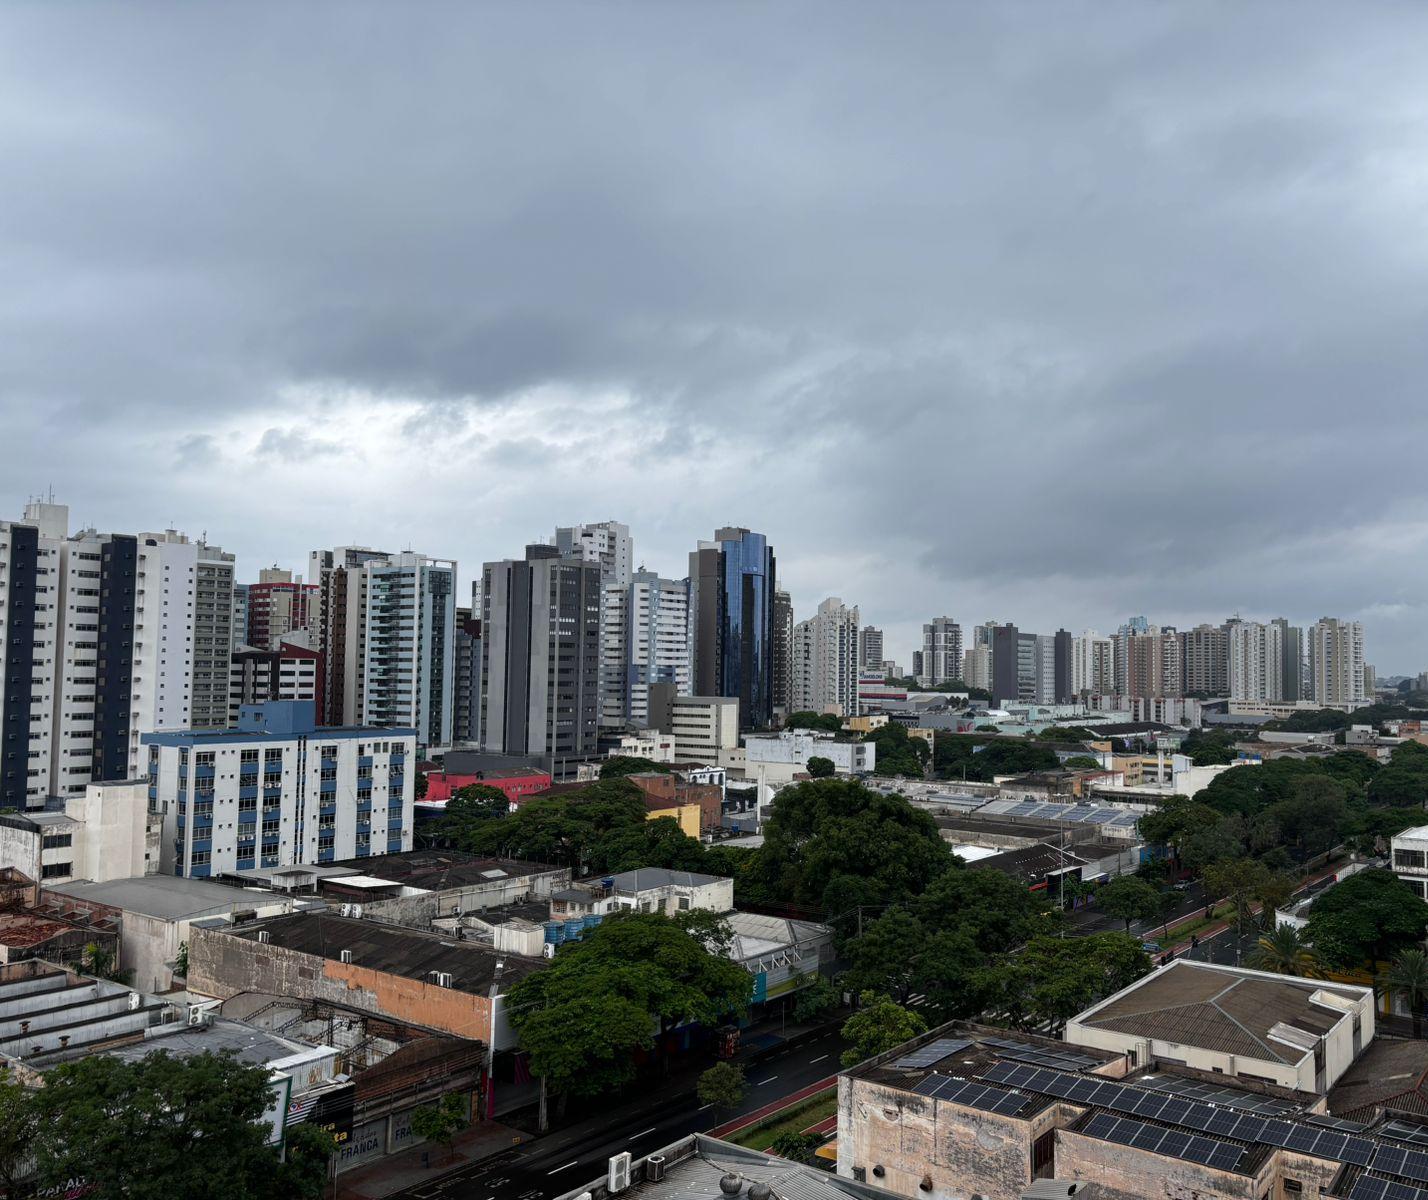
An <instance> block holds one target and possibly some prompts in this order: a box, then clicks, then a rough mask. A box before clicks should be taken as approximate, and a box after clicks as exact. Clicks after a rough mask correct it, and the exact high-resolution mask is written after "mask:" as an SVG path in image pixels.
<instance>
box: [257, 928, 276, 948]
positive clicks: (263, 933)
mask: <svg viewBox="0 0 1428 1200" xmlns="http://www.w3.org/2000/svg"><path fill="white" fill-rule="evenodd" d="M258 940H259V941H260V942H262V943H263V944H264V945H265V946H266V945H267V944H268V943H269V942H271V941H272V940H273V937H272V934H270V933H269V932H268V931H267V930H266V929H260V930H258Z"/></svg>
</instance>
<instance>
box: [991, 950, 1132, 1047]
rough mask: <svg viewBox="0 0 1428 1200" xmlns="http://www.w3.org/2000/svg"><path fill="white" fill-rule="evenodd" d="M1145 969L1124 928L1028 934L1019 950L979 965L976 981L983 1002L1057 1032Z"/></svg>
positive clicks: (1023, 1021) (1017, 1021) (1015, 1019)
mask: <svg viewBox="0 0 1428 1200" xmlns="http://www.w3.org/2000/svg"><path fill="white" fill-rule="evenodd" d="M1149 970H1150V959H1149V957H1148V956H1147V955H1146V953H1145V951H1143V950H1142V949H1141V948H1140V943H1139V942H1138V941H1137V940H1136V939H1135V938H1132V937H1128V936H1127V935H1126V934H1124V933H1093V934H1090V935H1089V936H1087V937H1079V938H1059V937H1039V938H1035V939H1033V940H1032V941H1031V942H1030V943H1029V944H1028V945H1027V946H1026V948H1025V949H1024V950H1023V951H1022V952H1021V953H1020V954H1014V955H1009V956H1007V957H1006V958H1005V959H1003V960H1002V961H1000V962H998V963H995V964H993V965H992V966H991V967H988V968H985V969H984V970H983V971H982V972H981V975H982V979H981V980H980V982H979V987H980V988H981V990H982V992H983V995H984V996H985V998H986V1003H987V1004H988V1006H989V1007H991V1008H994V1009H996V1010H999V1011H1002V1012H1005V1013H1006V1014H1007V1015H1008V1016H1009V1017H1010V1018H1011V1020H1012V1022H1013V1023H1014V1024H1016V1025H1018V1026H1020V1027H1022V1028H1027V1027H1033V1026H1040V1025H1047V1026H1050V1027H1051V1028H1052V1029H1053V1030H1054V1031H1057V1032H1059V1031H1060V1030H1061V1029H1062V1028H1064V1027H1065V1024H1066V1022H1067V1021H1068V1020H1070V1019H1071V1018H1072V1017H1074V1016H1075V1015H1076V1014H1077V1013H1078V1012H1081V1011H1082V1010H1083V1009H1085V1008H1089V1007H1090V1006H1091V1005H1092V1004H1095V1003H1096V1002H1097V1001H1098V1000H1102V999H1104V998H1105V997H1107V996H1109V995H1111V994H1112V993H1113V992H1118V991H1120V990H1121V989H1122V988H1125V987H1129V986H1130V985H1131V984H1132V983H1134V982H1135V981H1136V980H1137V979H1139V978H1140V977H1141V976H1142V975H1144V974H1146V973H1147V972H1148V971H1149Z"/></svg>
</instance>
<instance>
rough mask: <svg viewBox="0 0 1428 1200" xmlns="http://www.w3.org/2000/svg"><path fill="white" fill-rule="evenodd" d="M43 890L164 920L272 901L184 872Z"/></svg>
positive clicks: (176, 919)
mask: <svg viewBox="0 0 1428 1200" xmlns="http://www.w3.org/2000/svg"><path fill="white" fill-rule="evenodd" d="M45 890H46V891H48V892H54V893H55V894H57V895H62V896H71V897H73V898H74V899H76V900H90V901H94V902H96V903H99V904H108V905H110V906H112V907H114V908H122V909H124V910H125V911H127V912H134V913H140V914H142V915H143V916H146V917H159V918H161V919H163V920H166V921H179V920H185V919H189V918H193V917H205V916H217V915H219V914H220V913H229V912H234V911H236V910H240V909H244V908H252V907H254V906H255V905H258V904H262V903H265V902H266V903H272V899H271V897H269V896H266V895H265V894H263V893H259V892H254V891H250V890H248V889H247V888H239V887H232V886H231V885H229V884H226V883H218V882H215V881H214V880H211V879H190V878H189V877H188V876H185V875H139V876H136V877H134V878H132V879H111V880H109V881H108V882H107V883H89V882H86V881H84V880H79V881H76V882H74V883H59V884H55V885H53V886H46V888H45Z"/></svg>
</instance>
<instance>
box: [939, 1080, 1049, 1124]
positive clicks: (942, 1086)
mask: <svg viewBox="0 0 1428 1200" xmlns="http://www.w3.org/2000/svg"><path fill="white" fill-rule="evenodd" d="M912 1090H913V1091H914V1092H916V1093H918V1094H919V1095H921V1096H929V1097H931V1098H932V1099H935V1100H945V1101H947V1102H948V1103H949V1104H960V1105H962V1106H963V1107H964V1108H976V1109H981V1110H982V1111H983V1112H995V1113H1002V1114H1004V1115H1006V1116H1015V1115H1016V1114H1017V1113H1020V1112H1021V1111H1022V1110H1023V1109H1025V1108H1026V1107H1027V1105H1028V1104H1030V1103H1031V1097H1030V1096H1023V1095H1021V1094H1020V1093H1017V1092H1006V1091H1003V1090H1002V1089H1001V1088H994V1087H987V1086H986V1084H984V1083H980V1082H978V1081H976V1080H971V1079H961V1078H958V1077H957V1076H953V1075H929V1076H928V1077H927V1078H926V1079H924V1080H922V1081H921V1082H920V1083H919V1084H918V1085H917V1086H916V1087H915V1088H913V1089H912Z"/></svg>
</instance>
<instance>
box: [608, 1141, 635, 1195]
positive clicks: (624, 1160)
mask: <svg viewBox="0 0 1428 1200" xmlns="http://www.w3.org/2000/svg"><path fill="white" fill-rule="evenodd" d="M605 1185H606V1186H607V1187H608V1188H609V1189H610V1191H611V1192H623V1191H624V1190H625V1189H626V1188H628V1187H629V1186H630V1152H629V1151H628V1150H624V1151H621V1152H620V1153H619V1154H616V1155H613V1156H611V1158H610V1174H609V1176H608V1177H607V1178H606V1180H605Z"/></svg>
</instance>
